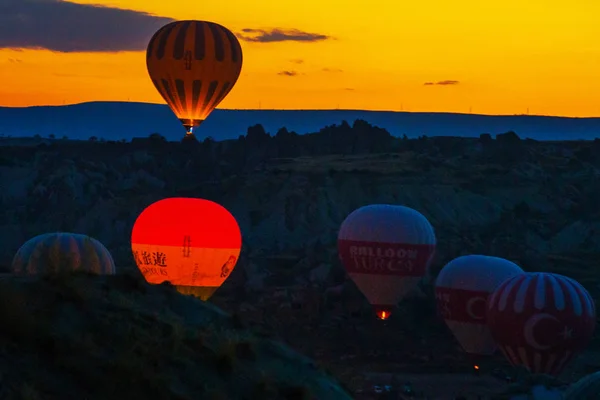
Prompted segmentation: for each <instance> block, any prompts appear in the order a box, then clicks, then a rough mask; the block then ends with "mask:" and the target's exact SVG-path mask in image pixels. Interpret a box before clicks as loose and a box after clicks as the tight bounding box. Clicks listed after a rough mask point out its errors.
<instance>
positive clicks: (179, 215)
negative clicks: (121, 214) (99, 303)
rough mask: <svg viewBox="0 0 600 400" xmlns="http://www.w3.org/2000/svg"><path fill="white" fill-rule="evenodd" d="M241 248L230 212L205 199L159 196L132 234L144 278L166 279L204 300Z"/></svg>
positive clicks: (224, 276)
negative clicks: (164, 197)
mask: <svg viewBox="0 0 600 400" xmlns="http://www.w3.org/2000/svg"><path fill="white" fill-rule="evenodd" d="M241 247H242V235H241V232H240V228H239V226H238V224H237V221H236V220H235V218H234V217H233V215H231V213H230V212H229V211H227V209H225V208H224V207H223V206H221V205H219V204H217V203H215V202H212V201H210V200H204V199H195V198H186V197H174V198H167V199H163V200H159V201H157V202H156V203H153V204H151V205H150V206H148V207H147V208H146V209H145V210H144V211H142V213H141V214H140V215H139V216H138V218H137V219H136V221H135V224H134V226H133V231H132V233H131V249H132V251H133V256H134V259H135V262H136V264H137V266H138V268H139V269H140V271H141V272H142V274H143V275H144V278H145V279H146V281H148V282H149V283H152V284H159V283H162V282H165V281H168V282H170V283H171V284H173V285H174V286H175V287H176V288H177V290H178V291H179V292H180V293H183V294H190V295H194V296H196V297H199V298H200V299H202V300H207V299H208V298H209V297H210V296H212V294H213V293H214V292H215V291H216V290H217V289H218V288H219V287H220V286H221V285H222V284H223V282H225V280H226V279H227V278H228V277H229V275H230V274H231V272H232V271H233V269H234V268H235V265H236V263H237V261H238V258H239V255H240V250H241Z"/></svg>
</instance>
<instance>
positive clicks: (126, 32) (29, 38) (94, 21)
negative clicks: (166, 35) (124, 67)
mask: <svg viewBox="0 0 600 400" xmlns="http://www.w3.org/2000/svg"><path fill="white" fill-rule="evenodd" d="M171 21H172V19H170V18H163V17H156V16H153V15H150V14H147V13H143V12H137V11H132V10H123V9H118V8H110V7H103V6H96V5H82V4H75V3H69V2H67V1H63V0H0V48H14V49H24V48H26V49H47V50H52V51H58V52H65V53H69V52H117V51H135V50H145V49H146V46H147V44H148V41H149V40H150V38H151V37H152V35H153V34H154V32H155V31H156V30H158V29H159V28H160V27H161V26H163V25H165V24H167V23H169V22H171Z"/></svg>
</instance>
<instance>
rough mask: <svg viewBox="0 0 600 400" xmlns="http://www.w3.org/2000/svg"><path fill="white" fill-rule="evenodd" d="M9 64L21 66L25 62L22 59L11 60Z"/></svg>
mask: <svg viewBox="0 0 600 400" xmlns="http://www.w3.org/2000/svg"><path fill="white" fill-rule="evenodd" d="M8 62H9V63H13V64H20V63H22V62H23V60H21V59H20V58H9V59H8Z"/></svg>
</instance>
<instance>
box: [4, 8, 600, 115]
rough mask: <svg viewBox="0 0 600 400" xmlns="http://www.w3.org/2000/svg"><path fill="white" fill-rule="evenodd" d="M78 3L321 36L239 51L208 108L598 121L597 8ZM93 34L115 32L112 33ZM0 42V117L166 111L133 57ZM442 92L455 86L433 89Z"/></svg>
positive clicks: (138, 54)
mask: <svg viewBox="0 0 600 400" xmlns="http://www.w3.org/2000/svg"><path fill="white" fill-rule="evenodd" d="M14 1H17V0H14ZM18 1H21V2H24V3H23V4H25V3H30V2H31V1H32V0H18ZM77 3H78V4H83V5H90V4H101V5H104V6H108V7H117V8H122V9H129V10H136V11H142V12H147V13H151V14H152V15H155V16H163V17H169V18H174V19H201V20H209V21H214V22H218V23H220V24H222V25H224V26H226V27H228V28H229V29H230V30H232V31H233V32H235V33H239V32H241V30H242V29H244V28H254V29H263V30H265V31H270V30H272V29H280V30H281V31H283V32H291V31H292V30H299V31H302V32H306V33H310V34H315V35H325V36H326V37H327V38H326V39H324V40H316V41H303V42H298V41H293V40H285V41H279V42H268V43H261V42H251V41H244V40H241V44H242V48H243V51H244V67H243V71H242V75H241V76H240V79H239V81H238V83H237V85H236V86H235V88H234V89H233V90H232V91H231V93H230V94H229V96H228V97H227V98H226V99H225V100H224V101H223V102H222V103H221V105H220V108H263V109H265V108H273V109H297V108H302V109H319V108H330V109H331V108H347V109H369V110H401V109H403V110H405V111H447V112H469V111H471V112H473V113H482V114H522V113H526V112H527V110H528V109H529V113H531V114H543V115H565V116H600V76H599V74H600V40H598V39H599V38H600V23H598V15H600V2H599V1H597V0H571V1H568V2H565V1H562V0H561V1H559V0H527V1H523V0H504V1H481V0H455V1H447V0H420V1H413V2H399V1H397V0H380V1H376V2H372V3H368V2H365V1H358V0H325V1H324V0H302V1H298V0H289V1H281V0H279V1H274V0H260V1H248V0H222V1H221V0H219V1H212V2H211V1H202V2H191V1H189V0H169V1H165V0H77ZM15 4H16V3H15ZM19 4H21V3H19ZM367 4H371V6H369V7H367ZM16 7H21V5H19V6H16ZM74 7H78V6H74ZM80 8H81V7H80ZM84 8H87V7H84ZM28 12H29V11H28ZM32 12H33V11H32ZM44 14H45V15H48V12H47V11H44ZM19 15H20V17H15V18H25V17H23V16H22V15H23V12H21V13H20V14H19ZM0 21H2V16H0ZM88 22H89V21H88ZM88 22H84V23H86V24H88ZM98 24H102V26H106V30H114V29H116V28H115V26H116V25H115V24H114V23H113V22H111V21H107V22H106V21H101V22H98V23H96V25H98ZM69 26H70V25H69V23H68V21H64V22H62V23H61V24H60V27H61V28H62V29H63V31H65V30H66V31H68V32H69V34H70V35H74V36H73V37H76V38H79V36H78V35H79V34H78V31H77V30H75V29H76V28H72V29H73V30H70V31H69V30H68V29H71V28H69ZM80 26H81V21H80ZM86 26H87V25H86ZM77 29H81V28H77ZM146 29H147V28H146ZM86 30H87V28H86ZM90 30H91V29H90ZM21 33H22V32H21ZM8 34H9V32H6V29H5V31H2V29H1V28H0V47H4V49H0V77H1V78H2V81H3V83H2V85H1V86H0V105H2V106H27V105H43V104H69V103H79V102H86V101H94V100H130V101H142V102H154V103H164V101H163V100H162V98H161V97H160V96H159V95H158V93H157V92H156V90H155V88H154V86H153V85H152V83H151V81H150V79H149V78H148V75H147V72H146V66H145V55H144V51H143V50H142V49H140V50H139V51H124V52H112V53H107V52H60V51H49V50H44V49H41V50H31V49H7V48H6V47H13V46H19V47H23V46H25V45H23V44H20V43H21V42H18V41H17V42H15V40H17V39H14V37H18V35H13V36H11V38H10V40H13V41H12V42H11V41H10V40H8V41H7V40H3V38H2V35H5V36H6V35H8ZM43 35H44V36H45V37H46V38H48V37H52V35H53V33H52V32H46V33H44V34H43ZM30 36H31V35H30ZM34 36H35V35H34ZM38 36H40V35H38ZM150 36H151V33H149V34H148V35H147V39H148V40H149V38H150ZM23 40H25V39H23ZM36 40H38V41H39V40H40V39H39V38H36V37H33V38H32V37H29V38H28V39H27V41H26V45H27V46H30V47H31V46H38V47H40V46H42V47H44V46H45V45H44V44H39V43H37V42H36ZM75 41H77V40H75ZM6 43H8V44H6ZM78 43H79V44H81V43H83V42H82V41H79V42H78ZM84 45H85V43H84V44H82V46H84ZM84 47H85V46H84ZM290 75H292V76H290ZM444 81H451V83H452V82H453V83H454V84H446V85H443V84H437V83H439V82H444ZM426 82H432V83H433V84H429V85H426V84H425V83H426Z"/></svg>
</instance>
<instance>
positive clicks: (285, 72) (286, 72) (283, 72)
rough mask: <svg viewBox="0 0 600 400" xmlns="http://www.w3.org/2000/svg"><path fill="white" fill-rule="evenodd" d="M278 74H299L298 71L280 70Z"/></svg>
mask: <svg viewBox="0 0 600 400" xmlns="http://www.w3.org/2000/svg"><path fill="white" fill-rule="evenodd" d="M277 75H283V76H297V75H298V73H297V72H296V71H281V72H278V73H277Z"/></svg>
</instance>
